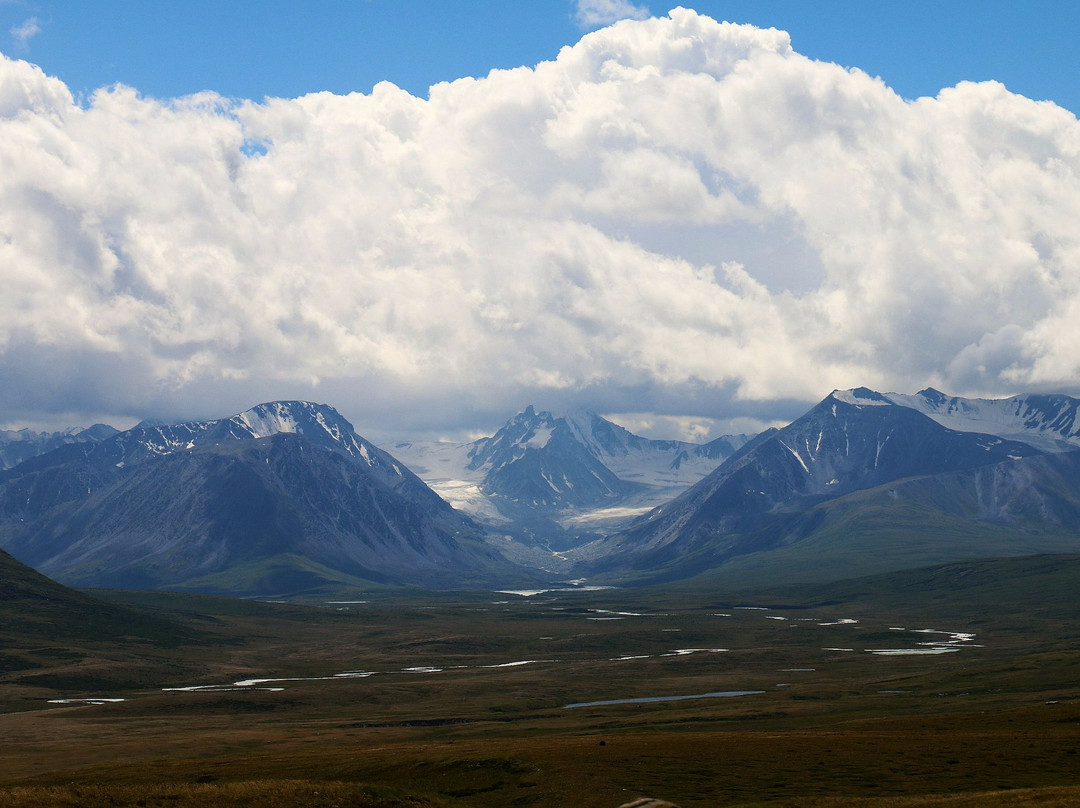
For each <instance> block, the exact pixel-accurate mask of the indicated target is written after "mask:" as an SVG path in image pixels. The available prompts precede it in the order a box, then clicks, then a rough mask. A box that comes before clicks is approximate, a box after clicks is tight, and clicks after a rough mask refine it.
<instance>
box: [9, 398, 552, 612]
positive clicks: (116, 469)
mask: <svg viewBox="0 0 1080 808" xmlns="http://www.w3.org/2000/svg"><path fill="white" fill-rule="evenodd" d="M0 545H2V546H3V547H4V549H6V550H7V551H8V552H10V553H11V554H12V555H14V556H15V557H17V558H18V559H20V560H21V561H23V562H24V563H28V564H30V565H32V566H33V567H35V568H36V569H38V570H40V571H42V572H44V573H46V574H48V575H50V576H52V577H54V578H55V579H57V580H59V581H61V582H63V583H66V584H72V585H79V586H101V587H120V588H179V589H195V590H207V591H218V592H230V593H251V592H258V593H262V594H273V593H275V592H279V593H280V592H297V591H303V590H305V589H308V588H312V587H316V588H317V587H320V586H326V585H328V584H335V583H336V584H341V585H349V586H354V587H355V586H360V585H364V584H370V583H372V582H376V583H395V584H415V585H424V586H447V585H461V584H463V583H470V582H471V583H475V584H481V583H485V582H490V581H493V580H496V579H497V580H499V581H505V580H530V579H531V578H532V577H534V576H532V575H531V574H530V573H529V572H528V571H525V570H521V569H518V568H516V567H514V565H512V564H510V563H509V562H507V561H506V560H505V559H504V558H503V556H501V555H500V554H499V553H497V552H495V551H494V550H493V549H491V548H490V547H489V546H487V545H486V544H485V542H484V540H483V535H482V532H481V531H480V530H479V529H478V528H477V527H476V526H475V525H474V524H473V523H472V522H471V520H469V519H468V518H467V517H465V516H464V515H462V514H460V513H458V512H457V511H455V510H454V509H452V508H451V507H450V506H449V505H448V504H447V503H446V502H445V501H443V500H442V499H440V498H439V497H438V496H437V495H436V494H435V493H434V492H432V491H431V489H429V488H428V487H427V486H426V485H425V484H424V483H423V482H422V481H421V480H420V479H419V478H417V477H416V476H415V475H414V474H412V473H411V472H410V471H409V470H408V469H407V468H406V467H404V466H403V465H402V464H400V463H399V462H397V461H396V460H395V459H394V458H392V457H390V456H389V455H388V454H386V453H385V452H383V451H382V450H381V449H378V448H377V447H376V446H374V445H373V444H371V443H369V442H368V441H366V440H364V439H363V438H361V437H360V436H359V435H357V434H356V433H355V431H354V430H353V428H352V426H351V425H350V424H349V423H348V421H346V420H345V419H344V418H342V417H341V416H340V414H338V413H337V411H336V410H334V409H333V408H332V407H328V406H325V405H316V404H310V403H307V402H272V403H268V404H262V405H259V406H258V407H254V408H252V409H250V410H247V411H245V412H243V413H240V414H238V415H235V416H232V417H231V418H226V419H221V420H214V421H203V422H190V423H183V424H175V425H168V426H140V427H136V428H134V429H131V430H128V431H126V432H120V433H117V434H115V435H113V436H112V437H111V438H108V439H106V440H104V441H101V442H100V443H74V444H68V445H65V446H62V447H60V448H59V449H56V450H53V451H51V452H47V453H45V454H43V455H39V456H38V457H35V458H32V459H31V460H28V461H26V462H24V463H22V464H20V465H19V466H16V467H15V468H13V469H9V470H7V471H5V472H2V473H0Z"/></svg>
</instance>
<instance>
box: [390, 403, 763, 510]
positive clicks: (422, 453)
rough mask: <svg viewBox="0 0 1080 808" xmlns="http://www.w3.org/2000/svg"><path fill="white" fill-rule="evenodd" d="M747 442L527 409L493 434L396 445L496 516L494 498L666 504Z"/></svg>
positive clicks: (426, 475) (460, 503) (432, 481)
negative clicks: (673, 435) (641, 430)
mask: <svg viewBox="0 0 1080 808" xmlns="http://www.w3.org/2000/svg"><path fill="white" fill-rule="evenodd" d="M747 440H748V437H747V436H746V435H725V436H723V437H718V439H716V440H714V441H712V442H710V443H706V444H703V445H702V444H694V443H688V442H685V441H657V440H651V439H647V437H642V436H639V435H635V434H634V433H632V432H630V431H629V430H627V429H625V428H623V427H620V426H619V425H617V423H612V422H611V421H609V420H607V419H605V418H603V417H600V416H598V415H596V414H595V413H590V412H586V410H583V409H578V410H573V412H570V413H568V414H566V415H563V416H554V415H552V414H551V413H548V412H537V410H536V409H535V408H534V407H532V406H528V407H526V408H525V409H524V410H523V412H521V413H518V414H517V415H515V416H513V417H512V418H511V419H510V420H508V421H507V422H505V425H503V427H502V428H501V429H499V431H498V432H496V434H495V435H492V436H491V437H482V439H480V440H477V441H474V442H471V443H422V442H407V443H397V444H394V445H393V446H390V447H389V448H390V449H391V450H392V452H393V453H394V455H395V456H396V457H399V458H400V459H402V460H403V461H404V462H405V463H406V464H408V467H409V468H410V469H413V471H415V472H416V473H417V474H419V475H420V476H421V477H423V480H424V481H426V482H427V483H428V484H429V485H431V486H432V487H434V488H435V489H436V490H437V491H440V494H442V495H443V496H444V497H445V498H447V499H448V500H449V501H451V502H454V503H455V504H456V507H461V508H463V509H464V510H468V511H469V512H471V513H476V514H481V515H484V514H487V515H490V514H491V513H492V512H494V511H495V508H494V506H492V503H491V499H492V498H497V499H501V500H502V501H515V502H519V503H523V504H527V506H530V507H536V508H539V509H542V510H558V509H564V508H569V507H577V508H590V507H597V506H600V507H603V506H604V504H610V503H611V502H612V501H618V500H620V499H622V498H625V497H626V496H634V498H635V499H642V498H645V499H651V500H654V501H653V504H654V503H656V502H658V501H665V500H666V499H670V498H672V497H673V496H675V495H676V494H678V493H679V491H681V490H684V489H686V488H687V487H688V486H690V485H692V484H693V483H696V482H698V481H699V480H701V479H702V477H704V476H705V475H706V474H708V473H710V472H711V471H713V469H715V468H716V467H717V466H718V464H719V463H720V462H721V461H723V460H724V459H725V458H726V457H728V456H730V455H731V454H733V453H734V452H735V449H738V448H739V447H740V446H742V445H743V444H744V443H745V442H746V441H747Z"/></svg>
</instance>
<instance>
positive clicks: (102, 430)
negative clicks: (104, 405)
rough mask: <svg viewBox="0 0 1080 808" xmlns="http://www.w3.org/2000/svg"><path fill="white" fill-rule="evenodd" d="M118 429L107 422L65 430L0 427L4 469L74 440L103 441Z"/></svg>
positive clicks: (0, 453)
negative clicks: (50, 430) (42, 430)
mask: <svg viewBox="0 0 1080 808" xmlns="http://www.w3.org/2000/svg"><path fill="white" fill-rule="evenodd" d="M116 432H117V430H115V429H114V428H113V427H111V426H108V425H106V424H94V425H93V426H91V427H88V428H87V429H83V428H81V427H73V428H71V429H65V430H63V431H62V432H34V431H33V430H30V429H19V430H5V429H0V470H4V469H9V468H12V467H13V466H17V465H19V463H22V462H23V461H25V460H29V459H30V458H31V457H37V456H38V455H40V454H45V453H46V452H51V451H52V450H53V449H57V448H59V447H61V446H66V445H68V444H71V443H100V442H101V441H103V440H105V439H106V438H109V437H112V436H113V435H115V434H116Z"/></svg>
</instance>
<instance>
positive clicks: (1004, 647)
mask: <svg viewBox="0 0 1080 808" xmlns="http://www.w3.org/2000/svg"><path fill="white" fill-rule="evenodd" d="M1078 578H1080V559H1077V558H1076V557H1070V556H1037V557H1029V558H1022V559H1011V560H1000V561H987V562H978V563H967V564H958V565H948V566H944V567H935V568H929V569H924V570H918V571H912V572H909V573H902V574H894V575H889V576H883V577H878V578H874V579H857V580H853V581H846V582H841V583H837V584H829V585H818V586H803V587H797V588H785V589H772V590H761V591H757V592H753V591H742V592H739V591H737V590H728V591H726V592H720V591H715V590H711V589H706V588H698V589H695V588H693V587H676V588H665V589H663V590H659V589H652V590H643V589H634V590H626V589H604V590H592V591H570V592H567V591H562V592H556V591H549V592H542V593H537V594H533V595H529V596H522V595H509V594H505V593H497V592H480V591H475V592H454V593H449V592H447V593H436V592H411V593H407V592H393V591H377V590H374V591H371V592H369V593H367V595H366V597H365V598H364V601H365V602H357V603H350V604H342V603H333V604H330V603H319V604H307V605H300V604H295V603H293V604H272V603H257V602H250V601H236V600H231V599H214V598H206V597H204V596H190V595H173V594H162V593H148V592H118V591H111V592H104V591H98V592H94V593H92V594H93V595H94V597H95V598H96V599H97V600H98V602H100V603H102V608H105V609H130V608H134V609H136V610H137V612H138V613H139V614H142V615H146V616H148V617H150V616H152V617H153V619H155V620H157V621H160V626H164V625H170V626H173V627H175V634H174V636H173V637H172V638H171V639H169V640H168V641H163V638H162V637H159V638H158V640H157V641H156V642H155V641H154V639H153V638H148V639H145V640H143V641H141V642H130V641H121V640H119V639H117V638H111V639H110V638H107V637H106V638H97V639H95V638H92V637H88V638H86V639H85V640H82V641H73V642H67V643H64V644H63V646H56V647H53V648H52V650H50V646H49V643H48V642H42V643H41V644H40V645H39V646H38V647H36V648H32V649H28V650H26V651H25V652H24V653H25V654H27V655H28V657H24V663H25V664H27V665H29V664H30V663H33V667H24V668H23V669H22V670H13V669H12V667H11V666H10V665H9V666H6V667H5V669H4V673H3V675H2V676H0V700H2V702H0V712H2V715H0V731H2V732H3V734H4V737H5V738H7V739H9V742H8V743H6V744H5V745H4V746H3V749H2V750H0V771H3V773H4V774H3V776H2V778H0V805H11V806H16V805H20V806H22V805H44V804H100V802H105V801H108V802H109V803H110V804H119V805H136V804H140V803H139V800H143V801H144V802H143V803H141V804H148V805H156V804H181V805H200V804H201V805H207V804H214V803H215V802H216V801H219V800H223V799H225V798H226V797H225V795H231V796H228V799H229V800H230V802H228V803H227V804H238V805H242V804H274V803H273V802H272V797H273V795H274V794H278V795H282V794H288V795H292V796H290V797H289V799H295V800H296V802H294V803H292V804H303V805H322V804H326V805H330V804H335V801H337V802H336V804H339V805H376V806H377V805H440V806H502V805H550V806H559V805H569V804H574V805H583V806H617V805H620V804H622V803H623V802H628V801H630V800H631V799H632V798H636V797H640V796H652V797H658V798H664V799H667V800H669V801H671V802H674V803H676V804H678V805H681V806H715V805H725V806H736V805H750V804H763V803H767V804H770V805H820V806H825V805H838V806H839V805H855V804H859V805H871V806H873V805H881V806H886V805H901V804H903V805H919V804H946V803H945V802H944V801H945V799H946V795H951V796H950V798H956V799H961V798H962V797H963V795H964V794H967V795H969V796H968V797H967V799H969V800H971V802H970V803H969V804H986V805H997V804H1000V805H1055V804H1061V805H1064V804H1068V800H1069V799H1071V798H1075V796H1076V793H1075V789H1074V788H1073V784H1074V783H1075V782H1076V777H1077V776H1078V775H1080V760H1078V757H1080V755H1077V752H1078V751H1080V700H1078V699H1077V697H1076V691H1075V682H1076V681H1077V675H1078V674H1080V653H1078V652H1077V646H1076V640H1077V629H1076V610H1075V604H1074V602H1073V597H1072V592H1073V591H1074V589H1073V587H1074V586H1075V584H1076V582H1077V580H1078ZM23 610H24V611H25V608H24V609H23ZM84 613H85V607H84ZM9 616H10V614H7V615H6V617H9ZM4 625H5V626H7V627H8V628H7V629H5V631H4V632H3V633H4V646H3V647H4V648H5V658H7V655H8V653H9V649H10V648H11V645H10V642H11V634H10V631H11V629H10V626H12V623H11V622H10V621H9V620H5V623H4ZM159 630H160V627H159ZM61 650H63V651H64V653H63V654H60V653H59V652H60V651H61ZM171 660H175V661H176V662H177V664H176V666H175V667H172V666H171V665H170V661H171ZM56 700H69V701H68V703H58V702H57V701H56ZM79 700H94V701H95V703H93V704H86V703H84V702H80V701H79ZM58 739H63V740H62V742H59V743H61V744H62V746H63V749H64V753H63V754H62V755H60V754H57V748H58V746H57V744H58ZM320 789H322V790H323V796H324V797H325V798H326V800H327V801H326V802H320V801H319V799H320V798H318V797H311V798H310V799H308V798H303V800H301V799H300V798H299V797H297V796H296V795H297V794H298V793H300V792H304V793H306V794H313V793H314V792H319V791H320ZM244 794H247V795H248V797H243V798H242V795H244ZM79 795H82V796H79ZM90 795H96V797H95V798H94V799H97V800H99V802H98V803H93V800H89V799H88V797H89V796H90ZM975 795H979V796H975ZM106 798H107V799H106ZM243 799H249V800H250V801H249V802H244V801H243ZM35 800H36V802H35ZM53 800H55V801H53ZM65 800H66V801H67V802H65ZM80 800H83V801H82V802H80ZM155 800H157V801H156V802H155ZM260 800H263V801H264V802H260ZM349 800H352V801H351V802H350V801H349ZM362 800H368V802H363V801H362ZM1055 800H1058V802H1055ZM281 804H290V803H288V802H284V803H281ZM948 804H953V803H948ZM956 804H968V803H963V802H959V803H956Z"/></svg>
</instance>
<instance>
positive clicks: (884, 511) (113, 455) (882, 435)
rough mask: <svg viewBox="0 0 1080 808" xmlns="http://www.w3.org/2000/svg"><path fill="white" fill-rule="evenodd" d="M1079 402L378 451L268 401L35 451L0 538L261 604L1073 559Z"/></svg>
mask: <svg viewBox="0 0 1080 808" xmlns="http://www.w3.org/2000/svg"><path fill="white" fill-rule="evenodd" d="M1078 405H1080V401H1078V400H1077V399H1073V398H1070V397H1068V396H1062V395H1022V396H1015V397H1013V398H1010V399H1003V400H988V399H964V398H955V397H948V396H946V395H944V394H943V393H940V392H939V391H936V390H933V389H927V390H923V391H921V392H919V393H916V394H914V395H907V394H896V393H878V392H875V391H872V390H869V389H866V388H856V389H853V390H843V391H833V393H831V394H830V395H829V396H827V397H826V398H825V399H824V400H822V401H821V402H819V403H818V404H817V405H816V406H814V407H813V408H811V409H810V410H809V411H808V412H807V413H805V414H804V415H803V416H801V417H800V418H798V419H796V420H795V421H793V422H792V423H791V424H789V425H788V426H786V427H783V428H782V429H770V430H767V431H766V432H764V433H762V434H760V435H757V436H755V437H753V438H748V437H747V436H729V437H725V438H721V439H718V440H716V441H713V442H712V443H709V444H705V445H697V444H691V443H686V442H680V441H657V440H650V439H646V438H642V437H640V436H637V435H634V434H632V433H631V432H629V431H628V430H626V429H624V428H623V427H620V426H618V425H617V424H614V423H612V422H610V421H608V420H606V419H604V418H602V417H600V416H598V415H596V414H593V413H588V412H584V411H576V412H570V413H567V414H563V415H553V414H552V413H549V412H543V411H537V410H536V409H534V408H533V407H527V408H526V409H524V410H523V411H522V412H520V413H518V414H517V415H515V416H513V417H512V418H510V419H509V420H508V421H507V422H506V424H505V425H504V426H503V427H502V428H501V429H499V430H498V431H497V432H496V433H495V434H494V435H492V436H491V437H488V438H482V439H480V440H477V441H473V442H471V443H458V444H450V443H437V444H436V443H420V442H402V443H398V444H395V445H393V446H391V447H388V448H389V449H390V450H391V452H393V453H392V454H391V453H390V452H387V451H385V450H383V449H379V448H378V447H376V446H375V445H373V444H372V443H370V442H369V441H367V440H365V439H364V438H362V437H360V436H359V435H358V434H357V433H356V431H355V430H354V429H353V427H352V425H351V424H349V422H348V421H346V420H345V419H344V418H342V416H341V415H340V414H339V413H338V412H337V411H336V410H334V409H333V408H332V407H329V406H326V405H320V404H312V403H307V402H295V401H291V402H290V401H284V402H271V403H267V404H261V405H259V406H257V407H253V408H252V409H250V410H246V411H245V412H242V413H239V414H237V415H234V416H231V417H229V418H224V419H219V420H211V421H199V422H188V423H181V424H152V423H143V424H140V425H139V426H137V427H135V428H134V429H131V430H127V431H124V432H116V431H115V430H111V429H109V428H106V427H103V428H97V427H95V428H94V430H93V433H92V435H87V436H86V437H84V438H82V439H79V434H81V433H79V432H78V431H71V432H70V433H62V434H63V435H66V436H67V437H66V438H61V439H58V441H59V445H55V446H50V445H49V444H48V441H47V440H41V441H39V443H38V445H39V447H40V450H41V451H40V453H38V454H36V455H34V456H32V457H29V458H27V459H24V460H23V461H22V462H20V463H18V464H17V465H15V466H13V467H11V468H8V469H6V470H3V471H0V547H3V548H4V549H5V550H6V551H8V552H10V553H11V554H12V555H13V556H15V557H16V558H18V559H19V560H20V561H22V562H24V563H27V564H30V565H31V566H33V567H34V568H35V569H37V570H39V571H41V572H44V573H45V574H47V575H50V576H52V577H53V578H55V579H56V580H59V581H61V582H63V583H67V584H72V585H78V586H107V587H121V588H133V587H142V588H171V589H184V590H196V591H213V592H224V593H232V594H257V595H262V596H267V595H295V594H302V593H305V592H308V593H311V592H326V591H330V590H335V589H336V590H346V589H353V590H355V589H357V588H364V587H369V586H373V585H416V586H424V587H487V586H505V585H510V584H514V583H529V584H532V585H535V584H537V583H538V582H544V581H550V580H552V579H556V578H569V577H577V578H582V577H584V578H588V579H590V580H592V581H593V582H604V583H618V584H625V583H634V582H637V583H643V582H661V581H673V580H681V579H685V578H690V577H695V576H698V577H701V576H704V578H703V579H705V580H711V581H717V582H719V581H722V580H725V579H729V580H739V581H743V582H745V581H749V580H752V579H759V580H761V581H763V582H780V581H785V580H829V579H835V578H840V577H853V576H856V575H863V574H870V573H876V572H885V571H889V570H897V569H904V568H908V567H914V566H920V565H925V564H933V563H943V562H948V561H954V560H962V559H967V558H980V557H981V558H985V557H992V556H1006V555H1024V554H1031V553H1039V552H1076V551H1077V550H1078V549H1080V540H1078V537H1077V531H1078V529H1080V425H1078V424H1077V423H1076V414H1077V409H1078ZM87 432H90V431H89V430H88V431H87ZM23 451H30V450H29V449H24V450H23ZM418 475H419V476H418Z"/></svg>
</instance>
